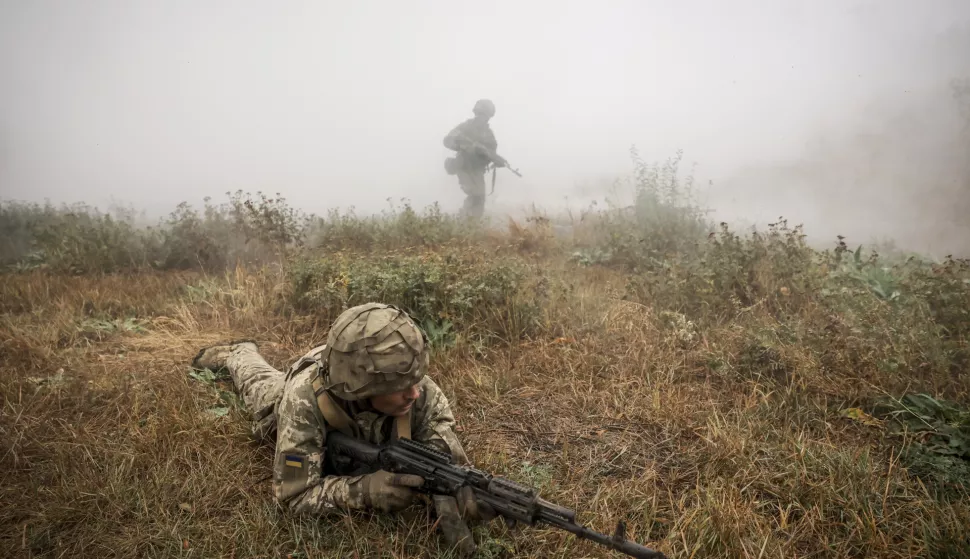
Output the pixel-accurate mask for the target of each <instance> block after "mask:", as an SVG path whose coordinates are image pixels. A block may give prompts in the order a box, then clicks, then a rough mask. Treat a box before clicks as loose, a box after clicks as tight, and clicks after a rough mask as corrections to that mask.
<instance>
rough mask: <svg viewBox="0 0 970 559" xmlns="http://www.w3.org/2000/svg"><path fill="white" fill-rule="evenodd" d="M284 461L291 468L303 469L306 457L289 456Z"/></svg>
mask: <svg viewBox="0 0 970 559" xmlns="http://www.w3.org/2000/svg"><path fill="white" fill-rule="evenodd" d="M283 459H284V464H285V465H286V466H287V467H290V468H302V467H303V462H304V460H305V459H304V457H302V456H299V455H296V454H287V455H285V456H284V457H283Z"/></svg>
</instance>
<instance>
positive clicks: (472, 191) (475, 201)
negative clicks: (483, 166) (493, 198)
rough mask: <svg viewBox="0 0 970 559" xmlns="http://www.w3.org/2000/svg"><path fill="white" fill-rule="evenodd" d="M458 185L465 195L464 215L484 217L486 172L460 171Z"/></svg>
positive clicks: (462, 210) (462, 208) (462, 209)
mask: <svg viewBox="0 0 970 559" xmlns="http://www.w3.org/2000/svg"><path fill="white" fill-rule="evenodd" d="M458 184H459V185H460V186H461V189H462V191H463V192H464V193H465V203H464V204H463V205H462V207H461V213H462V215H464V216H466V217H482V215H483V214H484V213H485V194H486V190H485V171H484V170H483V171H464V170H463V171H459V172H458Z"/></svg>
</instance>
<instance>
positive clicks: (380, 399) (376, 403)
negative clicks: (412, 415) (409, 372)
mask: <svg viewBox="0 0 970 559" xmlns="http://www.w3.org/2000/svg"><path fill="white" fill-rule="evenodd" d="M420 395H421V390H420V389H419V388H418V385H416V384H415V385H413V386H411V387H409V388H405V389H404V390H401V391H398V392H392V393H390V394H381V395H380V396H374V397H373V398H371V399H370V405H371V406H373V407H374V409H375V410H377V411H379V412H381V413H383V414H386V415H392V416H395V417H396V416H399V415H404V414H406V413H408V412H409V411H411V406H413V405H414V401H415V400H417V399H418V396H420Z"/></svg>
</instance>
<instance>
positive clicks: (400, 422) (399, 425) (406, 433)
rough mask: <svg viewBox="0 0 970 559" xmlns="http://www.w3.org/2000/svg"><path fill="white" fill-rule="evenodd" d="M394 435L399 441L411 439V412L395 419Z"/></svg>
mask: <svg viewBox="0 0 970 559" xmlns="http://www.w3.org/2000/svg"><path fill="white" fill-rule="evenodd" d="M394 434H395V435H396V436H397V438H398V439H410V438H411V412H408V413H407V415H401V416H398V417H395V418H394Z"/></svg>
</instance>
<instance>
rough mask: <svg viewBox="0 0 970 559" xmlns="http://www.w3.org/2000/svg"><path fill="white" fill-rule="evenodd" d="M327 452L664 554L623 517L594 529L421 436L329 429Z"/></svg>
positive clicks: (340, 463) (586, 534)
mask: <svg viewBox="0 0 970 559" xmlns="http://www.w3.org/2000/svg"><path fill="white" fill-rule="evenodd" d="M326 452H327V455H328V460H329V461H330V463H331V464H333V465H334V466H335V467H336V468H337V470H338V473H339V472H340V471H342V470H348V469H354V468H357V469H358V471H359V468H360V466H361V465H363V466H366V468H367V469H368V470H370V471H376V470H385V471H389V472H395V473H406V474H414V475H419V476H421V477H423V478H424V480H425V481H424V485H422V486H421V487H420V488H418V491H420V492H422V493H426V494H430V495H451V496H454V495H456V494H457V493H458V490H459V489H461V488H462V487H463V486H466V485H467V486H470V487H471V488H472V491H473V492H474V494H475V498H476V499H478V500H479V501H480V502H483V503H486V504H488V505H489V506H491V507H492V509H493V510H495V512H496V513H497V514H498V515H499V516H502V517H503V518H505V519H506V520H507V521H515V522H522V523H525V524H528V525H530V526H534V525H535V524H537V523H540V522H541V523H545V524H549V525H550V526H554V527H556V528H559V529H561V530H566V531H567V532H571V533H573V534H575V535H576V536H577V537H579V538H583V539H586V540H590V541H592V542H595V543H598V544H600V545H603V546H606V547H609V548H611V549H615V550H616V551H619V552H621V553H624V554H626V555H629V556H631V557H636V558H637V559H665V556H664V554H663V553H661V552H659V551H655V550H653V549H650V548H648V547H644V546H642V545H640V544H638V543H636V542H633V541H630V540H628V539H626V526H625V525H624V524H623V522H620V523H619V524H618V525H617V529H616V532H615V534H614V535H613V536H608V535H606V534H603V533H600V532H596V531H594V530H591V529H589V528H587V527H586V526H583V525H581V524H577V523H576V513H575V512H574V511H572V510H570V509H568V508H565V507H562V506H559V505H556V504H554V503H551V502H549V501H546V500H545V499H543V498H541V497H539V495H538V492H537V491H536V490H535V489H534V488H532V487H529V486H526V485H522V484H519V483H516V482H514V481H511V480H509V479H505V478H502V477H498V476H493V475H491V474H489V473H487V472H484V471H481V470H478V469H476V468H473V467H469V466H460V465H457V464H454V463H453V460H452V457H451V455H449V454H446V453H443V452H441V451H439V450H437V449H434V448H432V447H430V446H428V445H425V444H422V443H419V442H417V441H413V440H410V439H399V440H396V441H392V442H390V443H387V444H385V445H373V444H371V443H368V442H366V441H361V440H358V439H355V438H353V437H350V436H348V435H345V434H343V433H340V432H339V431H333V432H330V433H327V450H326Z"/></svg>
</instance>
